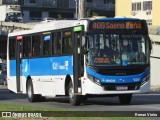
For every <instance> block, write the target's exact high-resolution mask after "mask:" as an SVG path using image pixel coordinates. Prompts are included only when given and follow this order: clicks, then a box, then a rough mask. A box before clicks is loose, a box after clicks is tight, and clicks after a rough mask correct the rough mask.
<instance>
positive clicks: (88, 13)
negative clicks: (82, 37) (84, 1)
mask: <svg viewBox="0 0 160 120" xmlns="http://www.w3.org/2000/svg"><path fill="white" fill-rule="evenodd" d="M86 17H91V9H87V11H86Z"/></svg>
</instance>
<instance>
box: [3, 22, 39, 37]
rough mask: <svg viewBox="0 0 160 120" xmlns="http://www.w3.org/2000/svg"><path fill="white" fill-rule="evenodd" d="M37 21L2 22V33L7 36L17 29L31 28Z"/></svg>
mask: <svg viewBox="0 0 160 120" xmlns="http://www.w3.org/2000/svg"><path fill="white" fill-rule="evenodd" d="M35 24H37V23H16V22H0V35H5V36H7V35H8V33H10V32H13V31H15V30H29V29H32V28H33V26H34V25H35Z"/></svg>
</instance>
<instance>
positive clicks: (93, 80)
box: [87, 74, 101, 85]
mask: <svg viewBox="0 0 160 120" xmlns="http://www.w3.org/2000/svg"><path fill="white" fill-rule="evenodd" d="M87 77H88V79H89V80H91V81H92V82H94V83H96V84H98V85H101V82H100V80H99V79H98V78H95V77H93V76H91V75H89V74H87Z"/></svg>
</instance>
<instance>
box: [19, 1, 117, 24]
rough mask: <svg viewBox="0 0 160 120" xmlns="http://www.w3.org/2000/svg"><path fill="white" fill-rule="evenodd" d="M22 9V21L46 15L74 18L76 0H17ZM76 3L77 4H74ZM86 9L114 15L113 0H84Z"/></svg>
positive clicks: (104, 14)
mask: <svg viewBox="0 0 160 120" xmlns="http://www.w3.org/2000/svg"><path fill="white" fill-rule="evenodd" d="M19 1H20V2H19V3H20V4H21V9H22V11H23V20H24V22H33V21H40V20H41V19H43V18H46V17H52V18H56V19H57V18H58V19H59V18H64V19H70V18H76V8H77V6H78V5H77V4H76V2H77V3H78V0H19ZM76 5H77V6H76ZM85 6H86V10H90V12H91V15H92V14H95V13H96V14H97V15H101V16H102V15H103V16H106V17H114V16H115V14H114V13H115V11H114V10H115V0H99V1H97V0H86V2H85Z"/></svg>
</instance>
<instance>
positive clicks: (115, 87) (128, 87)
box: [102, 83, 141, 91]
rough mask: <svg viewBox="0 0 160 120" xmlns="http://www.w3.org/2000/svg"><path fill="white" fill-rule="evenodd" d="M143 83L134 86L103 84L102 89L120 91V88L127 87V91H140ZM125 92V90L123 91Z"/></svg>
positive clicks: (133, 84)
mask: <svg viewBox="0 0 160 120" xmlns="http://www.w3.org/2000/svg"><path fill="white" fill-rule="evenodd" d="M140 85H141V83H132V84H110V85H109V84H102V87H103V89H104V90H106V91H119V90H118V89H117V88H118V87H120V86H125V87H126V88H127V89H125V90H139V88H140ZM122 91H124V90H122Z"/></svg>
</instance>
